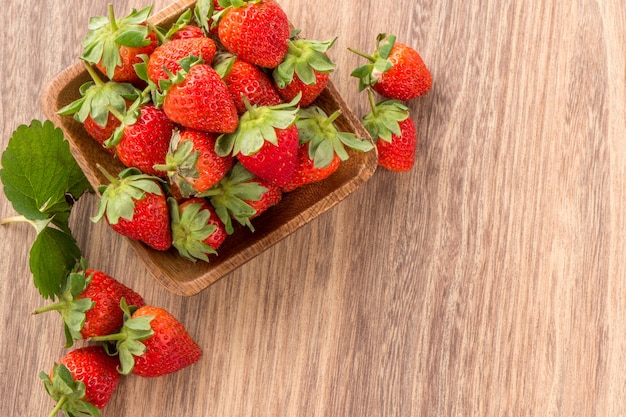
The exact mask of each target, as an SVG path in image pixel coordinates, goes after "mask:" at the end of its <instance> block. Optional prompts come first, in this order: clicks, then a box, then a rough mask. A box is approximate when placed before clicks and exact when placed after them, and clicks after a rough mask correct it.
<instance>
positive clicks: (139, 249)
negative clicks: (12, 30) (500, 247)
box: [41, 0, 377, 296]
mask: <svg viewBox="0 0 626 417" xmlns="http://www.w3.org/2000/svg"><path fill="white" fill-rule="evenodd" d="M194 4H195V1H194V0H181V1H178V2H176V3H173V4H172V5H170V6H169V7H167V8H165V9H163V10H161V11H160V12H159V13H157V14H155V15H154V16H152V18H151V19H150V20H151V22H152V23H154V24H156V25H159V26H162V27H165V28H167V27H168V26H169V25H171V24H172V23H173V22H175V21H176V19H177V18H178V16H179V15H180V14H181V13H183V12H184V11H185V10H187V9H188V8H190V7H193V6H194ZM88 80H90V78H89V75H88V74H87V72H86V70H85V68H84V65H83V63H82V62H80V61H78V62H76V63H75V64H74V65H72V66H70V67H68V68H66V69H65V70H63V71H62V72H61V73H59V74H58V75H57V76H56V77H55V78H53V79H52V80H50V81H49V82H48V83H47V84H46V86H45V88H44V90H43V93H42V97H41V104H42V107H43V112H44V114H45V115H46V117H47V118H48V119H50V120H51V121H52V122H53V123H54V124H55V125H56V126H57V127H59V128H61V129H62V131H63V132H64V134H65V137H66V139H68V141H69V143H70V147H71V150H72V153H73V154H74V156H75V158H76V160H77V162H78V164H79V165H80V167H81V168H82V170H83V171H84V173H85V175H86V176H87V178H88V180H89V182H90V183H91V185H92V186H93V187H94V189H97V188H98V186H99V185H102V184H107V183H108V181H107V180H106V179H105V178H104V176H103V175H102V173H101V172H100V171H99V170H98V169H97V168H96V163H99V164H100V165H102V166H103V167H104V168H105V169H106V170H107V171H109V172H111V173H118V172H119V171H121V170H122V169H124V168H125V167H124V166H123V165H122V164H121V163H120V162H119V161H118V160H117V159H115V158H113V157H112V156H111V155H110V154H108V153H107V152H106V151H105V150H104V149H103V148H102V147H101V146H100V145H99V144H98V143H96V141H94V140H93V139H91V138H90V137H89V136H88V135H87V133H86V131H85V130H84V129H83V127H82V124H81V123H79V122H77V121H76V120H74V118H73V117H72V116H61V115H58V114H57V111H58V110H59V109H60V108H62V107H63V106H65V105H67V104H69V103H70V102H72V101H74V100H76V99H78V98H79V97H80V93H79V87H80V86H81V85H82V84H83V83H84V82H86V81H88ZM314 104H315V105H317V106H319V107H320V108H322V109H323V110H324V111H325V112H326V113H327V114H331V113H333V112H334V111H335V110H337V109H341V112H342V115H341V116H340V117H339V118H338V119H337V120H336V122H335V124H336V126H337V128H338V129H339V130H341V131H344V132H352V133H354V134H356V135H357V136H358V137H362V138H367V139H368V140H370V141H371V138H370V136H369V134H368V133H367V131H366V130H365V128H364V127H363V125H362V124H361V123H360V121H359V119H358V118H357V117H356V116H355V114H354V113H353V111H352V110H351V109H350V107H349V106H348V105H347V104H346V102H345V101H344V100H343V98H342V97H341V95H340V94H339V92H338V91H337V89H336V88H335V86H334V85H333V84H332V82H329V83H328V86H327V87H326V89H325V91H324V92H323V93H322V95H321V96H320V97H319V98H318V100H317V101H316V102H315V103H314ZM349 154H350V158H349V159H348V160H347V161H345V162H343V163H342V164H341V166H340V168H339V169H338V170H337V171H336V172H335V173H334V174H333V175H332V176H330V177H329V178H327V179H326V180H324V181H321V182H319V183H316V184H310V185H307V186H304V187H300V188H298V189H296V190H294V191H292V192H289V193H284V195H283V200H282V201H281V202H280V203H279V204H278V205H276V206H274V207H272V208H270V209H269V210H268V211H267V212H265V213H263V214H262V215H260V216H259V217H257V218H256V219H254V220H253V224H254V227H255V232H251V231H250V230H249V229H248V228H247V227H236V228H235V232H234V233H233V234H232V235H230V236H229V237H228V238H227V239H226V241H225V242H224V243H223V245H222V246H221V247H220V249H219V250H218V252H219V255H217V256H210V262H209V263H206V262H203V261H198V262H195V263H194V262H191V261H189V260H186V259H184V258H182V257H180V256H179V255H178V253H177V251H176V249H171V250H169V251H166V252H159V251H155V250H152V249H150V248H148V247H147V246H146V245H144V244H143V243H140V242H137V241H134V240H132V239H129V242H130V244H131V246H132V247H133V249H134V250H135V252H136V253H137V255H138V256H139V258H140V259H141V260H142V261H143V263H144V264H145V266H146V268H147V269H148V270H149V271H150V272H151V274H152V275H154V277H155V279H156V280H157V281H158V282H159V283H160V284H161V285H163V286H164V287H165V288H166V289H167V290H169V291H171V292H172V293H175V294H179V295H185V296H191V295H194V294H197V293H198V292H200V291H201V290H203V289H205V288H206V287H208V286H209V285H210V284H212V283H214V282H215V281H217V280H218V279H220V278H222V277H223V276H225V275H226V274H228V273H229V272H231V271H233V270H234V269H236V268H237V267H239V266H241V265H242V264H244V263H245V262H247V261H249V260H250V259H252V258H253V257H255V256H257V255H259V254H260V253H261V252H263V251H264V250H265V249H267V248H269V247H270V246H272V245H273V244H275V243H277V242H278V241H280V240H281V239H283V238H285V237H286V236H288V235H290V234H291V233H293V232H294V231H296V230H297V229H298V228H300V227H301V226H303V225H305V224H307V223H308V222H310V221H311V220H312V219H314V218H316V217H318V216H319V215H321V214H322V213H324V212H325V211H326V210H328V209H330V208H331V207H333V206H334V205H336V204H337V203H339V202H340V201H341V200H343V199H344V198H345V197H346V196H348V195H349V194H350V193H352V192H353V191H354V190H355V189H356V188H357V187H359V186H361V185H362V184H363V183H365V182H366V181H367V180H368V179H369V178H370V177H371V176H372V175H373V173H374V171H375V170H376V167H377V155H376V151H375V150H373V151H370V152H367V153H362V152H354V151H352V150H349ZM234 223H235V224H236V222H234ZM237 226H238V225H237Z"/></svg>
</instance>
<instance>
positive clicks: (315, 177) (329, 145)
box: [283, 105, 374, 191]
mask: <svg viewBox="0 0 626 417" xmlns="http://www.w3.org/2000/svg"><path fill="white" fill-rule="evenodd" d="M339 116H341V112H340V111H339V110H337V111H336V112H334V113H333V114H331V115H330V116H328V115H327V114H326V113H325V112H324V110H322V109H321V108H320V107H318V106H315V105H312V106H309V107H307V108H302V109H300V110H299V111H298V121H297V122H296V126H297V128H298V134H299V137H300V143H301V145H300V148H299V150H298V165H297V167H296V170H295V172H294V175H293V177H292V179H291V181H290V182H289V183H287V184H285V185H284V186H283V191H292V190H294V189H295V188H298V187H300V186H302V185H305V184H310V183H312V182H317V181H321V180H323V179H325V178H327V177H328V176H330V175H331V174H332V173H333V172H335V171H336V170H337V168H339V164H340V162H341V161H345V160H347V159H348V158H349V157H350V155H349V154H348V152H347V151H346V147H348V148H350V149H353V150H355V151H359V152H368V151H370V150H372V149H373V148H374V145H372V143H371V142H370V141H369V140H367V139H361V138H357V137H356V135H354V134H353V133H349V132H341V131H339V129H337V126H336V125H335V121H336V120H337V118H338V117H339Z"/></svg>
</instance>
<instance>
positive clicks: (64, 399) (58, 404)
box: [48, 395, 67, 417]
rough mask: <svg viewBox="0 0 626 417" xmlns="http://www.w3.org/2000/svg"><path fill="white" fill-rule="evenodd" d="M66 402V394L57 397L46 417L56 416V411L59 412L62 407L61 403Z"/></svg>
mask: <svg viewBox="0 0 626 417" xmlns="http://www.w3.org/2000/svg"><path fill="white" fill-rule="evenodd" d="M66 402H67V396H66V395H64V396H62V397H61V398H59V401H58V402H57V404H56V405H55V406H54V408H53V409H52V412H51V413H50V414H48V417H54V416H56V415H57V413H58V412H59V410H61V408H62V407H63V404H65V403H66Z"/></svg>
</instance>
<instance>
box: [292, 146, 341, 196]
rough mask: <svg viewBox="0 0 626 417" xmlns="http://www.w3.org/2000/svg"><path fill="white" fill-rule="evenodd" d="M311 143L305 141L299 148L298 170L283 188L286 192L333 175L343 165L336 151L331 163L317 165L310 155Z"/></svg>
mask: <svg viewBox="0 0 626 417" xmlns="http://www.w3.org/2000/svg"><path fill="white" fill-rule="evenodd" d="M309 143H310V142H305V143H303V144H302V145H300V148H299V149H298V163H297V165H296V171H295V172H294V174H293V177H292V178H291V181H289V183H287V184H285V185H284V186H283V187H282V189H283V191H284V192H289V191H293V190H295V189H296V188H299V187H302V186H303V185H307V184H312V183H314V182H318V181H321V180H323V179H326V178H328V177H329V176H331V175H332V174H333V173H334V172H335V171H337V169H339V166H340V165H341V158H339V155H337V154H336V153H334V154H333V155H334V156H333V158H332V160H331V161H330V163H329V164H328V165H326V166H324V167H316V166H315V164H314V162H313V158H311V156H310V155H309V153H310V152H309Z"/></svg>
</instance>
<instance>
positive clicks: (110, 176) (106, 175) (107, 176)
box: [96, 164, 118, 184]
mask: <svg viewBox="0 0 626 417" xmlns="http://www.w3.org/2000/svg"><path fill="white" fill-rule="evenodd" d="M96 168H98V169H99V170H100V172H102V175H104V177H105V178H106V179H107V180H108V181H109V182H110V183H111V184H117V182H118V181H117V178H115V177H114V176H113V175H111V174H109V172H108V171H107V170H106V169H104V167H103V166H102V165H100V164H96Z"/></svg>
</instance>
